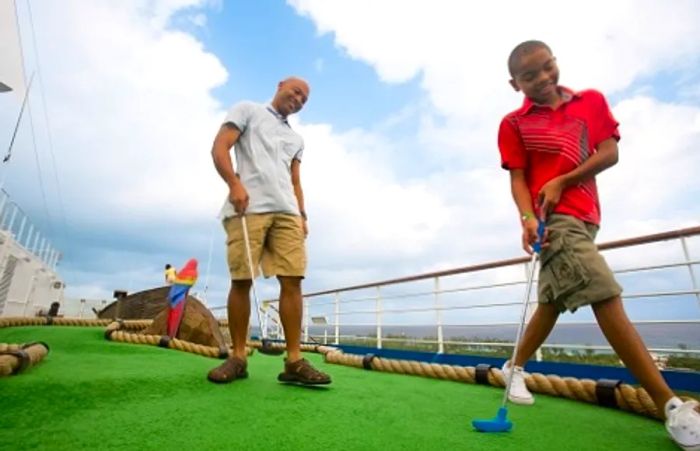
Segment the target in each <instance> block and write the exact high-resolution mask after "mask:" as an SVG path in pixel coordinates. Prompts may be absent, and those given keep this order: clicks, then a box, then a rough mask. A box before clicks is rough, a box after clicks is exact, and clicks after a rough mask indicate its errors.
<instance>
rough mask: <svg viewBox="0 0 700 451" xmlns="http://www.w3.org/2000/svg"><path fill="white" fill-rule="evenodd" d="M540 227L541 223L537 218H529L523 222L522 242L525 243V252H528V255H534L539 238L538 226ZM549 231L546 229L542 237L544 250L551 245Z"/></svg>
mask: <svg viewBox="0 0 700 451" xmlns="http://www.w3.org/2000/svg"><path fill="white" fill-rule="evenodd" d="M538 225H539V222H538V221H537V219H535V218H529V219H526V220H524V221H523V236H522V241H523V250H524V251H525V252H527V253H528V254H530V255H532V252H533V250H532V246H533V245H534V244H535V243H536V242H537V240H538V236H537V226H538ZM547 232H548V231H547V229H544V236H543V237H542V241H541V243H542V248H543V249H544V248H545V247H547V246H548V245H549V243H547V235H548V233H547Z"/></svg>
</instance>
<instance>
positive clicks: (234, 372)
mask: <svg viewBox="0 0 700 451" xmlns="http://www.w3.org/2000/svg"><path fill="white" fill-rule="evenodd" d="M247 366H248V364H247V363H246V362H245V361H244V360H243V359H239V358H238V357H229V358H228V359H226V360H225V361H224V363H222V364H221V365H219V366H217V367H216V368H214V369H213V370H211V371H209V374H207V379H209V380H210V381H212V382H215V383H217V384H227V383H229V382H233V381H235V380H236V379H245V378H246V377H248V371H246V368H247Z"/></svg>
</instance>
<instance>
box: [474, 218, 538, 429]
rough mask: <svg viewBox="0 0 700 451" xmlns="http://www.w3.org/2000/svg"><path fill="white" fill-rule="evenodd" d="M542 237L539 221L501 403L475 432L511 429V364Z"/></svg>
mask: <svg viewBox="0 0 700 451" xmlns="http://www.w3.org/2000/svg"><path fill="white" fill-rule="evenodd" d="M543 236H544V221H539V224H538V226H537V242H535V244H534V245H533V246H532V250H533V252H532V259H530V272H529V274H528V277H527V283H526V288H525V299H524V300H523V309H522V313H521V314H520V324H519V325H518V333H517V334H516V335H517V336H516V339H515V345H513V356H512V357H511V359H510V362H511V370H510V373H509V375H508V378H507V382H506V389H505V392H504V393H503V401H502V402H501V407H500V408H499V409H498V413H497V414H496V416H495V417H494V418H491V419H487V420H473V421H472V426H474V428H475V429H476V430H477V431H480V432H508V431H510V430H511V429H512V428H513V423H512V422H511V421H510V420H508V408H507V407H506V404H507V403H508V395H509V394H510V387H511V384H512V382H513V373H514V369H513V366H514V365H513V362H514V361H515V356H516V355H517V353H518V345H519V344H520V339H521V338H522V333H523V329H524V327H523V325H524V324H525V315H526V313H527V303H528V301H529V300H530V292H531V291H532V281H533V279H534V277H535V266H536V264H537V258H538V257H539V254H540V251H541V250H542V237H543Z"/></svg>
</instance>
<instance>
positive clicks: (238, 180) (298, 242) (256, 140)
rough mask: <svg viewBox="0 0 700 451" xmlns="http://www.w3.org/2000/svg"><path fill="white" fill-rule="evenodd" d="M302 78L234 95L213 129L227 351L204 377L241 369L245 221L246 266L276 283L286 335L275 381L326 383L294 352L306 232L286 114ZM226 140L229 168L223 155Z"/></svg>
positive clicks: (299, 94) (297, 98)
mask: <svg viewBox="0 0 700 451" xmlns="http://www.w3.org/2000/svg"><path fill="white" fill-rule="evenodd" d="M309 91H310V90H309V85H308V83H306V81H304V80H302V79H300V78H296V77H290V78H287V79H285V80H282V81H281V82H279V84H278V85H277V92H276V93H275V96H274V98H273V99H272V102H271V103H270V104H267V105H266V104H258V103H253V102H241V103H238V104H236V105H234V106H233V108H231V110H230V111H229V113H228V116H227V117H226V119H225V121H224V123H223V125H222V126H221V128H220V129H219V132H218V134H217V135H216V138H215V139H214V145H213V148H212V157H213V159H214V166H216V170H217V171H218V172H219V175H220V176H221V178H222V179H223V180H224V182H226V184H227V186H228V188H229V194H228V197H227V199H226V201H225V203H224V206H223V208H222V210H221V217H222V219H223V226H224V229H225V230H226V236H227V238H226V250H227V260H228V266H229V272H230V274H231V290H230V291H229V296H228V320H229V321H228V325H229V330H230V332H231V340H232V342H233V356H231V357H229V358H228V359H227V360H226V361H225V362H224V363H223V364H221V365H220V366H218V367H216V368H214V369H213V370H211V371H210V372H209V374H208V378H209V380H210V381H212V382H217V383H227V382H232V381H234V380H236V379H243V378H246V377H248V372H247V361H246V357H247V356H246V351H245V345H246V336H247V333H248V322H249V320H250V288H251V285H252V280H251V270H250V267H249V266H248V257H247V255H246V244H245V242H244V233H243V221H242V220H241V218H242V217H245V224H246V225H247V232H248V237H249V241H250V251H251V255H252V260H253V267H254V268H255V269H256V275H257V268H258V266H260V267H262V272H263V275H264V276H265V277H271V276H276V277H277V280H278V281H279V284H280V296H279V301H280V317H281V320H282V326H283V327H284V334H285V337H286V340H287V357H286V359H285V364H284V371H283V372H282V373H281V374H280V375H279V376H278V380H280V381H282V382H296V383H301V384H305V385H319V384H328V383H330V382H331V379H330V377H329V376H328V375H327V374H324V373H322V372H320V371H318V370H316V369H315V368H313V367H312V366H311V364H310V363H309V362H308V361H307V360H306V359H303V358H302V355H301V350H300V344H301V320H302V296H301V280H302V279H303V278H304V274H305V271H306V249H305V239H306V234H307V233H308V229H307V225H306V212H305V211H304V193H303V191H302V188H301V176H300V172H299V167H300V165H301V157H302V153H303V150H304V141H303V140H302V138H301V136H299V135H298V134H297V133H296V132H294V130H292V128H291V127H290V126H289V123H288V122H287V117H288V116H289V115H291V114H294V113H297V112H299V111H300V110H301V109H302V108H303V107H304V105H305V104H306V101H307V99H308V97H309ZM232 147H233V148H234V149H235V150H234V154H235V157H236V169H237V171H234V169H233V164H232V160H231V153H230V152H231V148H232Z"/></svg>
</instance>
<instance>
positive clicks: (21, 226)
mask: <svg viewBox="0 0 700 451" xmlns="http://www.w3.org/2000/svg"><path fill="white" fill-rule="evenodd" d="M26 224H27V217H26V216H22V221H21V222H20V223H19V231H17V243H19V245H20V246H21V245H22V234H23V233H24V226H25V225H26Z"/></svg>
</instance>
